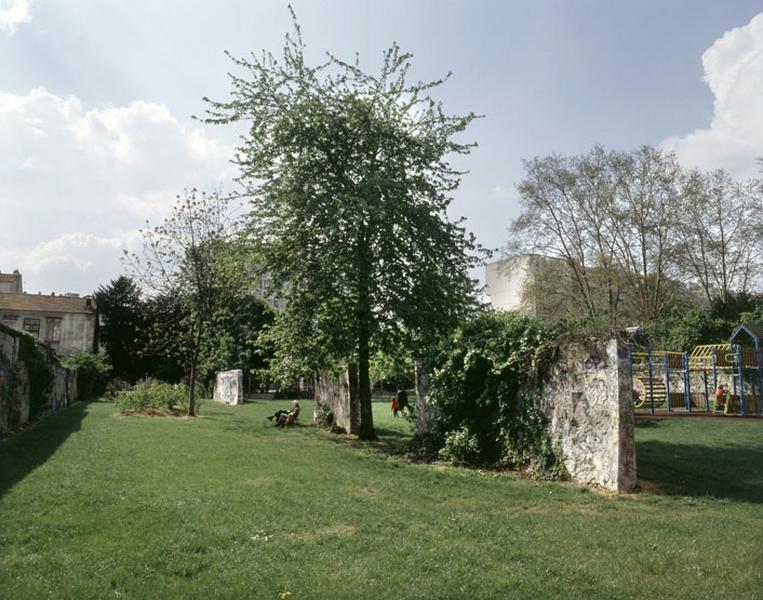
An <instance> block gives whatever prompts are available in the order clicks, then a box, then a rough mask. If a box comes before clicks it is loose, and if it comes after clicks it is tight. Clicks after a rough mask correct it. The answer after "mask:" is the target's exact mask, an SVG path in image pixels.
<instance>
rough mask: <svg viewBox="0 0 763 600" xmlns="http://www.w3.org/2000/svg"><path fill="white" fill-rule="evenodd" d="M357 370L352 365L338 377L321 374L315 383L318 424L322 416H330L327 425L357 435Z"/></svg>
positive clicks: (327, 373)
mask: <svg viewBox="0 0 763 600" xmlns="http://www.w3.org/2000/svg"><path fill="white" fill-rule="evenodd" d="M358 390H359V386H358V368H357V365H355V364H354V363H350V364H348V365H347V369H346V370H345V371H344V372H342V373H340V374H339V375H338V376H337V375H333V374H332V373H329V372H328V371H324V372H322V373H321V374H320V375H319V376H318V379H316V381H315V413H314V415H313V418H314V419H315V420H316V421H318V422H320V421H321V420H322V419H323V417H324V415H327V414H329V415H331V422H330V423H327V424H330V425H333V426H335V427H339V428H341V429H343V430H344V431H345V432H347V433H352V434H355V435H356V434H357V433H358V431H359V430H360V396H359V394H358Z"/></svg>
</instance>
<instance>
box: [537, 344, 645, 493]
mask: <svg viewBox="0 0 763 600" xmlns="http://www.w3.org/2000/svg"><path fill="white" fill-rule="evenodd" d="M627 372H628V361H627V351H626V350H625V348H621V347H620V346H618V342H617V341H616V340H610V341H608V342H603V341H600V340H595V339H591V340H587V341H584V342H573V343H569V344H566V345H564V346H563V347H562V348H560V349H559V355H558V357H557V360H556V361H555V362H554V363H553V364H552V365H551V367H550V369H549V372H548V375H547V377H546V381H545V383H544V386H543V392H542V396H541V410H542V411H543V412H544V414H545V415H546V417H548V419H549V421H550V423H551V433H552V436H553V438H554V440H556V441H557V442H558V443H559V445H560V447H561V450H562V454H563V460H564V464H565V467H566V468H567V471H568V472H569V473H570V476H571V477H572V479H574V480H575V481H578V482H580V483H584V484H593V485H599V486H602V487H605V488H607V489H610V490H615V491H627V490H631V489H633V488H634V487H635V485H636V445H635V437H634V418H633V401H632V398H631V391H630V385H629V381H628V376H627Z"/></svg>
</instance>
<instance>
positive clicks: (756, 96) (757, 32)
mask: <svg viewBox="0 0 763 600" xmlns="http://www.w3.org/2000/svg"><path fill="white" fill-rule="evenodd" d="M702 65H703V67H704V71H705V76H704V80H705V82H706V83H707V84H708V86H709V87H710V90H711V91H712V92H713V95H714V96H715V102H714V105H713V118H712V121H711V123H710V126H709V127H707V128H705V129H697V130H695V131H693V132H692V133H689V134H688V135H686V136H683V137H672V138H669V139H667V140H665V141H664V142H663V144H662V146H663V147H664V148H666V149H668V150H672V151H674V152H675V153H676V155H677V156H678V158H679V159H680V160H681V161H682V162H684V163H686V164H689V165H692V166H697V167H700V168H702V169H707V170H711V169H716V168H719V167H722V168H725V169H727V170H728V171H730V172H731V173H732V174H734V175H736V176H737V177H739V178H747V177H754V176H757V175H759V170H760V164H759V163H758V162H757V161H756V158H757V157H761V156H763V13H761V14H759V15H757V16H755V17H753V19H752V20H751V21H750V22H749V23H748V24H747V25H745V26H743V27H737V28H736V29H732V30H731V31H727V32H726V33H725V34H724V35H723V36H722V37H720V38H719V39H717V40H716V41H715V42H714V43H713V45H712V46H710V48H708V49H707V50H706V51H705V53H704V54H703V55H702Z"/></svg>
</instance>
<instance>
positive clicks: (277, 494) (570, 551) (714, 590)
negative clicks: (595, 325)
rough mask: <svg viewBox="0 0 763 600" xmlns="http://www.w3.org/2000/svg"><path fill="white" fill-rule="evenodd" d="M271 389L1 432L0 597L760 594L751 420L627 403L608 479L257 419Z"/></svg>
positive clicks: (397, 425) (758, 497)
mask: <svg viewBox="0 0 763 600" xmlns="http://www.w3.org/2000/svg"><path fill="white" fill-rule="evenodd" d="M287 404H288V402H283V401H282V402H278V401H260V402H254V403H251V404H247V405H245V406H242V407H226V406H222V405H217V404H213V403H212V402H207V403H206V404H205V405H204V406H203V408H202V417H201V418H198V419H190V420H189V419H172V418H151V417H129V418H124V417H119V416H117V415H116V414H115V409H114V407H113V406H112V405H111V404H108V403H98V402H95V403H79V404H76V405H74V406H72V407H71V408H69V409H68V410H66V411H65V412H63V413H61V414H58V415H54V416H52V417H50V418H48V419H47V420H45V421H43V422H42V423H40V424H39V425H38V426H37V427H36V428H34V429H33V430H31V431H27V432H24V433H21V434H18V435H15V436H13V437H12V438H11V439H9V440H7V441H4V442H0V598H2V599H3V600H5V599H8V600H16V599H23V598H56V599H62V598H73V599H74V598H76V599H81V598H152V599H153V598H184V599H185V598H204V599H205V600H213V599H218V598H256V599H258V598H265V599H267V598H273V599H277V598H279V594H281V593H282V592H287V591H288V592H291V594H292V596H291V597H292V598H294V599H298V598H358V599H360V598H363V599H365V598H427V599H431V598H501V599H503V598H565V599H567V598H606V599H611V598H650V599H651V598H723V599H744V598H763V577H762V572H763V422H761V421H756V422H740V421H705V420H699V419H695V420H689V419H683V420H680V419H673V420H663V421H649V422H640V423H639V424H638V425H637V436H638V461H639V473H640V476H641V479H642V480H643V485H644V487H645V488H646V489H648V490H650V491H645V492H642V493H639V494H631V495H622V496H611V495H606V494H602V493H598V492H592V491H589V490H586V489H583V488H579V487H576V486H572V485H565V484H554V483H538V482H534V481H527V480H521V479H516V478H514V477H512V476H511V475H508V474H492V473H486V474H481V473H478V472H473V471H469V470H465V469H456V468H445V467H440V466H433V465H422V464H409V463H407V462H405V461H404V460H402V459H401V458H400V457H398V456H394V455H392V454H390V453H389V452H386V451H384V449H383V445H373V444H360V443H357V442H353V441H350V439H349V438H344V437H337V436H332V435H330V434H328V433H325V432H323V431H320V430H318V429H315V428H313V427H309V426H306V425H304V424H303V425H302V426H300V427H297V428H294V429H290V430H276V429H273V428H271V427H268V422H267V421H265V419H264V417H265V416H266V415H267V414H270V413H271V412H272V411H273V410H274V409H275V408H280V407H283V406H285V405H287ZM374 410H375V416H374V418H375V419H376V422H377V427H378V431H379V433H380V434H381V436H382V438H383V440H384V441H385V442H386V443H387V444H390V443H391V444H395V443H399V442H400V441H402V440H404V439H405V438H406V437H407V436H409V435H410V430H409V425H408V424H407V422H405V421H404V420H403V419H397V420H393V419H392V417H391V416H390V413H389V409H388V407H387V406H386V404H382V403H378V404H376V405H374ZM311 412H312V407H311V404H310V403H309V402H305V403H304V405H303V423H304V422H306V421H307V420H309V417H310V415H311Z"/></svg>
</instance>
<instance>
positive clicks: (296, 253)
mask: <svg viewBox="0 0 763 600" xmlns="http://www.w3.org/2000/svg"><path fill="white" fill-rule="evenodd" d="M409 59H410V55H408V54H405V53H402V52H401V51H400V49H399V48H398V47H397V46H396V45H393V46H392V47H391V48H390V49H389V50H388V51H386V53H385V54H384V60H383V65H382V67H381V71H380V72H379V73H378V74H377V75H371V74H368V73H366V72H364V71H363V70H362V69H361V68H360V66H359V63H358V61H357V60H356V61H355V62H354V63H347V62H344V61H342V60H339V59H338V58H336V57H334V56H331V55H329V56H328V59H327V60H326V62H324V63H323V64H320V65H318V66H309V65H308V63H307V62H306V59H305V53H304V45H303V42H302V38H301V35H300V32H299V26H298V25H297V24H296V19H295V33H294V35H292V36H289V35H287V36H286V41H285V45H284V49H283V56H282V57H281V58H280V59H276V58H275V57H274V56H273V55H271V54H269V53H263V54H262V55H261V56H256V55H253V56H252V57H251V58H249V59H238V58H234V59H233V60H234V62H235V64H236V65H237V66H238V67H239V68H240V69H241V70H243V72H244V74H243V75H241V76H237V75H231V84H232V98H231V100H230V101H227V102H213V101H209V108H208V111H207V113H208V114H207V118H206V120H207V122H212V123H230V122H235V121H246V122H248V123H249V132H248V134H247V135H246V136H245V137H244V139H243V143H242V145H241V146H240V147H239V148H238V151H237V155H236V159H235V160H236V162H237V163H238V165H239V166H240V168H241V175H240V181H241V183H242V184H243V185H244V188H245V194H246V195H247V196H248V197H249V198H250V199H251V221H250V224H249V237H250V240H251V243H252V244H253V245H255V246H256V249H257V252H258V254H259V255H261V256H262V257H263V260H264V265H265V268H266V269H267V270H268V272H269V273H270V275H271V276H272V280H273V281H274V282H275V283H276V285H279V286H281V293H283V294H284V295H285V296H286V297H287V300H288V304H287V307H286V310H285V311H284V313H283V314H282V315H281V316H280V317H279V318H278V319H277V321H276V323H275V324H274V327H273V329H272V338H273V339H274V340H275V341H276V355H277V359H279V362H280V364H282V365H284V366H286V367H292V368H294V369H296V370H302V371H310V370H315V369H318V368H321V367H325V366H327V365H329V364H331V363H332V362H334V361H338V360H347V359H356V360H357V362H358V373H359V385H360V400H361V402H360V404H361V423H360V431H359V437H360V438H362V439H373V438H375V433H374V428H373V419H372V414H371V399H370V398H371V396H370V381H369V357H370V354H371V352H372V351H373V350H374V348H378V349H384V348H389V347H392V346H395V345H398V346H399V345H401V344H407V343H409V344H410V345H412V346H415V345H417V344H426V343H427V342H428V341H430V340H431V339H432V338H433V337H434V336H436V335H437V334H438V333H439V332H441V331H443V330H445V329H448V328H449V327H450V326H451V325H452V324H453V322H454V319H456V318H458V316H459V315H460V314H462V313H463V311H464V310H465V307H466V306H467V305H468V303H469V302H470V300H471V299H472V296H473V288H474V282H473V281H472V280H470V278H469V277H468V272H469V269H470V268H471V267H472V266H474V265H476V264H477V262H478V259H477V257H476V256H475V254H474V252H473V251H474V250H475V249H476V247H475V243H474V240H473V237H472V236H470V235H468V234H467V233H466V232H465V230H464V228H463V227H462V226H461V224H460V222H453V221H451V220H449V218H448V215H447V208H448V205H449V204H450V202H451V199H452V198H451V196H450V195H451V193H452V192H453V191H454V190H455V189H456V188H457V186H458V184H459V181H460V176H461V175H462V173H460V172H458V171H456V170H455V169H454V168H453V167H452V166H451V165H450V164H449V162H448V156H449V155H451V154H466V153H468V152H469V150H470V147H471V145H470V144H464V143H460V142H457V141H455V140H454V136H455V135H456V134H458V133H460V132H462V131H463V130H464V129H465V128H466V127H467V125H468V124H469V123H470V122H471V121H472V120H473V119H474V118H475V115H474V114H468V115H466V116H449V115H447V114H446V113H445V112H444V111H443V110H442V107H441V105H440V104H438V103H436V102H435V101H434V100H433V99H432V98H431V97H430V96H429V90H430V89H431V88H434V87H436V86H437V85H438V84H440V83H441V82H442V81H434V82H430V83H409V82H408V81H407V75H408V70H409ZM404 340H407V341H404Z"/></svg>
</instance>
